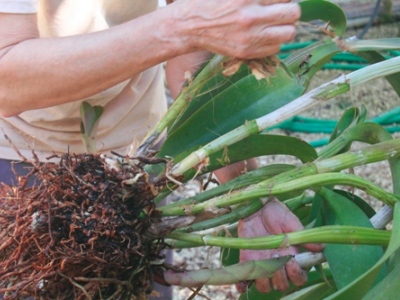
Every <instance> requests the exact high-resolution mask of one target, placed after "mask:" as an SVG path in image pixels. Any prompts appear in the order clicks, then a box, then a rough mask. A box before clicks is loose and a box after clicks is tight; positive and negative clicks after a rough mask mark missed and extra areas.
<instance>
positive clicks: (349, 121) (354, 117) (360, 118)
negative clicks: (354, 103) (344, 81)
mask: <svg viewBox="0 0 400 300" xmlns="http://www.w3.org/2000/svg"><path fill="white" fill-rule="evenodd" d="M366 116H367V111H366V109H365V107H364V106H362V108H361V109H359V108H358V107H350V108H349V109H347V110H346V111H345V112H344V113H343V114H342V116H341V117H340V119H339V121H338V123H337V124H336V127H335V129H334V130H333V132H332V135H331V138H330V141H333V140H334V139H336V138H337V137H338V136H339V135H341V134H342V133H343V132H344V131H345V130H346V129H347V128H349V127H353V126H355V125H356V124H359V123H363V122H364V121H365V118H366Z"/></svg>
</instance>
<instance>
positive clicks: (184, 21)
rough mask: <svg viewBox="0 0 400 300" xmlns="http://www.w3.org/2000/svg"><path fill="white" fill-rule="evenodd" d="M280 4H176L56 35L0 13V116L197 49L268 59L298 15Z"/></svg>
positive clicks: (244, 0)
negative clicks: (109, 24)
mask: <svg viewBox="0 0 400 300" xmlns="http://www.w3.org/2000/svg"><path fill="white" fill-rule="evenodd" d="M288 1H289V0H262V1H259V0H253V1H250V0H235V1H218V0H207V1H205V0H180V1H177V2H175V3H173V4H171V5H168V6H167V7H164V8H163V9H160V10H158V11H155V12H153V13H151V14H148V15H145V16H143V17H139V18H137V19H134V20H132V21H129V22H127V23H124V24H122V25H119V26H116V27H113V28H111V29H108V30H104V31H101V32H95V33H89V34H85V35H79V36H69V37H63V38H38V34H37V32H36V33H35V32H34V30H32V29H33V28H36V27H37V26H36V20H32V18H30V17H29V16H26V15H25V16H22V17H21V16H16V15H7V14H0V115H2V116H12V115H16V114H18V113H20V112H22V111H26V110H32V109H37V108H44V107H49V106H54V105H58V104H63V103H67V102H72V101H75V100H78V99H83V98H86V97H88V96H91V95H94V94H96V93H98V92H100V91H103V90H105V89H107V88H109V87H112V86H113V85H115V84H117V83H120V82H123V81H124V80H126V79H129V78H131V77H133V76H134V75H135V74H138V73H140V72H142V71H144V70H146V69H147V68H149V67H152V66H154V65H157V64H159V63H161V62H164V61H167V60H170V59H172V58H173V57H177V56H180V55H183V54H187V53H192V52H194V51H197V50H206V51H209V52H214V53H218V54H222V55H226V56H233V57H239V58H255V57H265V56H268V55H271V54H274V53H276V52H277V51H278V50H279V46H280V44H281V43H283V42H287V41H289V40H291V39H292V38H293V36H294V26H293V22H295V21H296V20H297V19H298V17H299V16H300V9H299V7H298V6H297V5H294V4H285V2H288ZM276 2H283V3H276ZM21 18H22V19H21ZM21 20H22V21H21ZM36 31H37V30H36ZM35 34H36V35H35ZM180 80H181V79H180Z"/></svg>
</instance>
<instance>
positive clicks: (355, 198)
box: [334, 190, 376, 219]
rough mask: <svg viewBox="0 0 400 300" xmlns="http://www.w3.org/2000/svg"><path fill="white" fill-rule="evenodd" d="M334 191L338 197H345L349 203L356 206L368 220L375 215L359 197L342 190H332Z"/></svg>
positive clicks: (369, 206)
mask: <svg viewBox="0 0 400 300" xmlns="http://www.w3.org/2000/svg"><path fill="white" fill-rule="evenodd" d="M334 191H335V193H338V194H339V195H342V196H343V197H346V198H347V199H348V200H349V201H351V202H353V203H354V204H355V205H357V206H358V207H359V208H360V209H361V210H362V211H363V212H364V214H365V215H366V216H367V217H368V218H370V219H371V218H372V217H373V216H374V215H375V213H376V212H375V210H374V209H373V208H372V207H371V205H369V204H368V203H367V202H366V201H365V200H364V199H362V198H361V197H359V196H357V195H355V194H352V193H350V192H349V191H344V190H334Z"/></svg>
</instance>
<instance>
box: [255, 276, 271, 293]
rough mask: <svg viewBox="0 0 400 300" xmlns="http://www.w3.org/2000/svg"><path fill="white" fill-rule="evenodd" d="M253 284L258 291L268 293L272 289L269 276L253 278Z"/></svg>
mask: <svg viewBox="0 0 400 300" xmlns="http://www.w3.org/2000/svg"><path fill="white" fill-rule="evenodd" d="M255 285H256V289H257V291H259V292H260V293H265V294H266V293H269V292H271V291H272V287H271V279H269V278H260V279H256V280H255Z"/></svg>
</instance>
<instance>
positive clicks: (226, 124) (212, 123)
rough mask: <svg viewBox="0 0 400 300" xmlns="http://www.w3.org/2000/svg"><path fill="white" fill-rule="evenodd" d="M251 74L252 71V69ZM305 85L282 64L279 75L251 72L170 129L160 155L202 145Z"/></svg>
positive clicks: (295, 94)
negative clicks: (266, 76)
mask: <svg viewBox="0 0 400 300" xmlns="http://www.w3.org/2000/svg"><path fill="white" fill-rule="evenodd" d="M249 74H250V72H249ZM303 92H304V88H303V87H302V86H301V85H299V84H298V83H297V79H296V77H295V76H293V75H292V74H291V73H289V72H288V71H287V70H286V68H285V67H284V66H283V65H282V64H281V65H280V66H279V67H278V68H277V72H276V75H274V76H272V77H270V79H269V81H267V80H257V79H256V78H255V77H254V76H253V75H251V74H250V75H248V76H246V77H244V78H242V79H240V80H239V81H237V82H235V83H233V84H232V85H230V86H229V87H227V88H226V89H224V90H223V91H222V92H221V93H219V94H218V95H216V96H215V97H213V98H212V99H210V100H209V101H208V102H207V103H206V104H204V105H203V106H201V108H199V109H198V110H197V111H196V112H195V113H193V114H192V115H191V116H190V117H189V118H188V119H187V120H186V121H185V122H184V123H183V124H182V125H181V126H180V127H179V128H177V129H176V130H175V131H174V132H173V133H171V134H170V135H169V136H168V137H167V139H166V141H165V143H164V144H163V146H162V147H161V148H160V152H159V154H158V155H159V156H172V157H175V156H176V155H177V154H179V153H182V152H184V151H186V150H189V149H193V147H199V146H201V145H205V144H206V143H208V142H210V141H212V140H214V139H216V138H217V137H219V136H221V135H223V134H224V133H226V132H229V131H230V130H232V129H234V128H236V127H238V126H240V125H243V124H244V123H245V122H246V121H247V120H252V119H255V118H258V117H260V116H263V115H265V114H268V113H269V112H272V111H274V110H276V109H277V108H279V107H281V106H283V105H284V104H286V103H288V102H290V101H291V100H293V99H295V98H297V97H298V96H300V95H301V94H302V93H303Z"/></svg>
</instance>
